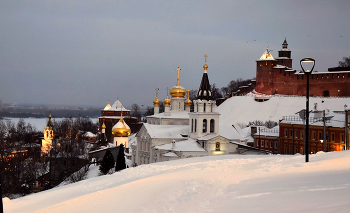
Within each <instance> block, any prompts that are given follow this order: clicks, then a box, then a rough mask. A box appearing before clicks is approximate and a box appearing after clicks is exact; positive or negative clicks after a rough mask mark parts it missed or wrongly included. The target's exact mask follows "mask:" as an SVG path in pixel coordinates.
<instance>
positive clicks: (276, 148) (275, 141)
mask: <svg viewBox="0 0 350 213" xmlns="http://www.w3.org/2000/svg"><path fill="white" fill-rule="evenodd" d="M277 148H278V147H277V141H275V149H277Z"/></svg>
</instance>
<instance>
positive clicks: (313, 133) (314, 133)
mask: <svg viewBox="0 0 350 213" xmlns="http://www.w3.org/2000/svg"><path fill="white" fill-rule="evenodd" d="M312 140H316V132H314V131H312Z"/></svg>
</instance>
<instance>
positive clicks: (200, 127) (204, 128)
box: [189, 54, 220, 139]
mask: <svg viewBox="0 0 350 213" xmlns="http://www.w3.org/2000/svg"><path fill="white" fill-rule="evenodd" d="M204 57H205V64H204V66H203V68H204V72H203V76H202V81H201V84H200V87H199V89H198V94H197V99H196V100H194V101H193V104H194V111H193V112H191V113H189V118H190V122H189V123H190V125H189V128H190V130H189V132H190V138H193V139H196V138H200V137H203V136H206V135H216V134H219V116H220V114H219V113H217V112H215V106H216V102H215V100H213V97H212V94H211V88H210V83H209V78H208V65H207V57H208V56H207V54H205V55H204Z"/></svg>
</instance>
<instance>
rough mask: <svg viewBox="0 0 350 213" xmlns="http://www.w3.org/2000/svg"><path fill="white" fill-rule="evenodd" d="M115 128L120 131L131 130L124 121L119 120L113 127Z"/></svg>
mask: <svg viewBox="0 0 350 213" xmlns="http://www.w3.org/2000/svg"><path fill="white" fill-rule="evenodd" d="M114 128H118V129H121V128H125V129H130V127H129V126H128V124H126V123H125V121H124V120H121V121H120V120H119V121H118V122H117V123H116V124H115V125H114V126H113V127H112V129H114Z"/></svg>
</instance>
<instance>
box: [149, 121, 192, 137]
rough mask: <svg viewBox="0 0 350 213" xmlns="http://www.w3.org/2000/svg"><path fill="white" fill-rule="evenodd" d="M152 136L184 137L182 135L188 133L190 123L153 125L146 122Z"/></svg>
mask: <svg viewBox="0 0 350 213" xmlns="http://www.w3.org/2000/svg"><path fill="white" fill-rule="evenodd" d="M143 125H144V127H145V128H146V129H147V132H148V134H149V135H150V137H151V138H173V139H176V138H177V139H178V138H183V137H182V136H181V135H188V133H189V129H188V125H153V124H148V123H144V124H143Z"/></svg>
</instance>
